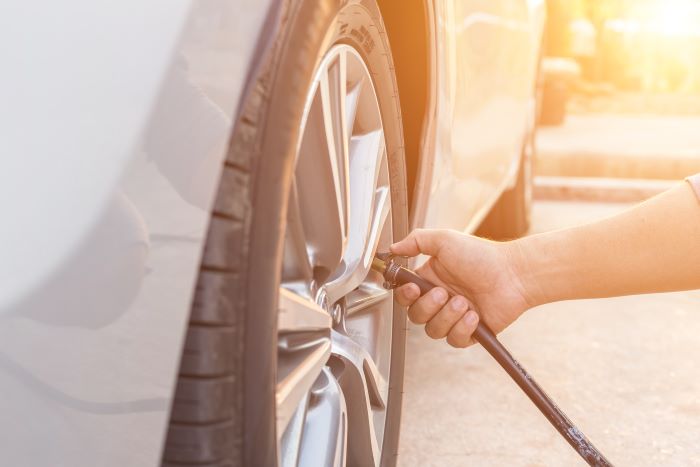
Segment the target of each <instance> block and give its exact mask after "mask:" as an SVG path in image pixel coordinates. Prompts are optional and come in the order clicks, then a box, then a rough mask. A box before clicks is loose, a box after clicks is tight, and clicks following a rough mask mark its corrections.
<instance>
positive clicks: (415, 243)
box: [391, 229, 531, 347]
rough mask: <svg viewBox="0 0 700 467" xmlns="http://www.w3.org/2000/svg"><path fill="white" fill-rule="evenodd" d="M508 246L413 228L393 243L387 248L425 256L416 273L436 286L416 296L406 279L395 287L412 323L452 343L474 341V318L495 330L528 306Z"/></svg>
mask: <svg viewBox="0 0 700 467" xmlns="http://www.w3.org/2000/svg"><path fill="white" fill-rule="evenodd" d="M513 245H514V244H513V243H510V242H506V243H499V242H493V241H490V240H484V239H481V238H478V237H474V236H471V235H464V234H461V233H459V232H456V231H450V230H427V229H417V230H414V231H413V232H411V233H410V234H409V235H408V236H407V237H406V238H404V239H403V240H401V241H400V242H398V243H395V244H393V245H392V246H391V252H392V253H393V254H395V255H400V256H416V255H418V254H420V253H423V254H426V255H429V256H430V258H429V259H428V261H427V262H426V263H425V264H423V265H422V266H421V267H419V268H418V269H417V270H416V272H417V273H418V274H419V275H421V276H422V277H424V278H426V279H427V280H429V281H430V282H432V283H433V284H435V285H436V286H437V287H435V288H434V289H432V290H431V291H430V292H428V293H427V294H426V295H424V296H422V297H421V296H420V289H419V288H418V286H417V285H415V284H405V285H403V286H401V287H399V288H397V289H396V293H395V297H396V300H397V301H398V302H399V303H400V304H402V305H405V306H408V307H409V309H408V317H409V319H410V320H411V321H412V322H414V323H416V324H425V332H426V334H428V336H430V337H432V338H433V339H442V338H444V337H447V343H448V344H450V345H451V346H453V347H466V346H468V345H471V344H472V343H473V340H472V339H471V335H472V333H473V332H474V330H475V329H476V326H477V324H478V322H479V319H483V320H484V322H485V323H486V324H487V325H488V326H489V328H491V330H493V331H494V332H495V333H498V332H500V331H502V330H503V329H505V328H506V327H507V326H508V325H509V324H510V323H512V322H513V321H515V320H516V319H517V318H518V317H519V316H520V315H521V314H522V313H523V312H524V311H525V310H526V309H528V308H530V306H531V302H530V301H529V300H528V298H527V295H526V293H525V291H524V287H523V284H522V281H521V278H520V276H519V275H518V273H517V270H518V264H517V256H518V255H517V254H516V253H517V252H516V251H514V247H513ZM448 293H450V294H452V295H454V296H453V297H452V298H449V297H448ZM448 298H449V301H448ZM477 310H478V312H479V313H478V314H477V313H476V311H477Z"/></svg>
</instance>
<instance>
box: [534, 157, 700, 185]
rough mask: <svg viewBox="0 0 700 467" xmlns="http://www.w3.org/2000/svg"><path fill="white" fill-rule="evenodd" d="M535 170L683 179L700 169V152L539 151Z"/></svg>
mask: <svg viewBox="0 0 700 467" xmlns="http://www.w3.org/2000/svg"><path fill="white" fill-rule="evenodd" d="M534 169H535V173H536V174H537V175H546V176H565V177H603V178H631V179H653V180H659V179H660V180H682V179H683V178H685V177H687V176H689V175H693V174H696V173H698V172H700V154H698V155H693V156H692V157H678V156H676V157H674V156H668V155H666V156H662V155H657V156H643V157H640V156H634V155H615V156H610V155H609V154H608V155H603V154H597V153H592V152H590V153H589V152H577V153H569V154H555V153H548V151H540V152H538V154H537V158H536V159H535V167H534Z"/></svg>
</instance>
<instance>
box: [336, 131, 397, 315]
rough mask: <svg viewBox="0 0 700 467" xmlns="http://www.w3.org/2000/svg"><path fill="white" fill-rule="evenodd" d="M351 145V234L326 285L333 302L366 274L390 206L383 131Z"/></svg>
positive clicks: (369, 134) (370, 134) (356, 284)
mask: <svg viewBox="0 0 700 467" xmlns="http://www.w3.org/2000/svg"><path fill="white" fill-rule="evenodd" d="M350 146H351V149H350V152H351V159H350V172H351V174H352V182H351V183H352V184H351V190H350V195H351V202H350V235H349V237H348V244H347V248H346V250H345V254H344V255H343V258H342V263H341V265H340V267H339V268H338V270H337V271H336V274H335V275H334V278H333V279H332V281H331V282H329V283H328V284H326V286H325V290H326V294H327V295H328V299H329V301H330V302H334V301H335V300H338V299H340V298H341V297H343V296H344V295H346V294H348V293H349V292H350V291H352V290H353V289H355V288H356V287H357V286H359V285H360V283H361V282H362V281H363V280H364V278H365V277H366V276H367V274H368V272H369V269H370V265H371V262H372V256H373V255H374V253H375V250H376V246H377V243H378V242H379V236H380V234H381V232H382V228H383V227H384V223H385V221H386V218H387V216H388V214H389V209H390V206H391V200H390V199H389V187H388V176H386V177H380V174H381V175H386V171H387V169H386V157H385V154H386V151H385V147H384V136H383V133H382V131H381V130H378V131H373V132H370V133H367V134H364V135H362V136H357V137H353V138H352V141H351V144H350ZM383 178H386V180H382V179H383Z"/></svg>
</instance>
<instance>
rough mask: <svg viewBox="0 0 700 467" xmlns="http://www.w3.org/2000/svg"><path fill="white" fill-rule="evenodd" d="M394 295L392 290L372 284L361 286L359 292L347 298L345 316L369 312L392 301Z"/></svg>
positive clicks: (355, 291)
mask: <svg viewBox="0 0 700 467" xmlns="http://www.w3.org/2000/svg"><path fill="white" fill-rule="evenodd" d="M392 298H393V294H392V293H391V291H390V290H386V289H385V288H383V287H379V286H377V285H375V284H372V283H364V284H361V285H360V287H358V288H357V290H354V291H352V292H350V294H349V295H348V296H347V297H346V301H347V305H346V307H345V314H346V316H347V317H352V315H355V314H358V313H362V312H363V311H365V310H369V309H371V308H372V307H374V306H375V305H377V304H379V303H382V302H383V301H385V300H391V299H392Z"/></svg>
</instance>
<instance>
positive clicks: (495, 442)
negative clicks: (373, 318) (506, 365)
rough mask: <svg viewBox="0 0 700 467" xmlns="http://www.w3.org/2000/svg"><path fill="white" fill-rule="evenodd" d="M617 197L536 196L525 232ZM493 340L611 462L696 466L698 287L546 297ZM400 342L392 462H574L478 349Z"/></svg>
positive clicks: (599, 213)
mask: <svg viewBox="0 0 700 467" xmlns="http://www.w3.org/2000/svg"><path fill="white" fill-rule="evenodd" d="M625 207H626V206H625V205H615V204H587V203H563V202H538V203H537V204H536V205H535V210H534V213H533V215H534V226H533V230H534V231H543V230H549V229H554V228H560V227H565V226H568V225H572V224H576V223H580V222H584V221H588V220H593V219H596V218H600V217H603V216H607V215H610V214H612V213H614V212H617V211H619V210H621V209H624V208H625ZM501 339H502V341H503V342H504V343H505V344H506V346H507V347H509V348H510V350H511V351H512V352H513V354H514V355H515V356H516V357H517V358H518V359H519V360H520V362H521V363H522V364H523V365H524V366H525V367H526V368H528V370H529V371H530V372H531V373H532V374H533V376H534V377H535V378H536V379H537V380H538V382H539V383H540V384H541V385H542V386H543V387H544V388H545V389H546V390H547V391H548V392H549V394H550V395H551V396H552V397H553V398H554V400H555V401H557V402H558V403H559V405H560V406H561V407H562V408H563V409H564V411H565V412H566V413H567V414H568V415H569V417H570V418H572V419H573V420H574V422H575V423H576V424H577V425H578V426H579V428H581V429H582V430H583V431H584V432H585V433H586V434H587V435H588V437H589V438H590V439H591V440H592V441H593V442H594V443H595V444H596V445H597V446H598V447H599V448H600V449H601V450H602V451H603V452H604V453H605V454H606V455H607V456H608V458H609V459H610V460H611V461H612V462H613V463H614V464H615V465H617V466H625V465H629V466H657V465H664V466H690V465H700V363H699V362H700V292H698V291H694V292H685V293H673V294H658V295H646V296H632V297H622V298H615V299H608V300H596V301H592V300H582V301H571V302H562V303H555V304H550V305H546V306H542V307H540V308H537V309H533V310H531V311H530V312H528V313H526V314H525V316H523V317H522V318H521V319H520V320H519V321H518V322H516V323H515V324H514V325H513V326H512V327H511V328H510V329H508V330H506V331H505V332H504V333H503V334H502V335H501ZM407 345H408V349H407V368H406V386H405V396H404V416H403V421H402V435H401V436H402V437H401V447H400V452H399V465H401V466H421V467H427V466H479V467H488V466H509V467H511V466H512V467H517V466H569V465H572V466H573V465H585V463H583V461H581V460H580V459H579V458H578V455H577V454H576V453H575V452H574V451H573V450H572V449H571V448H570V447H569V446H568V444H566V442H565V441H564V440H562V439H561V438H560V437H559V435H558V434H557V433H556V431H555V430H554V429H553V428H551V427H550V425H549V424H548V422H547V421H546V420H545V419H544V418H543V417H542V416H541V415H540V413H539V412H538V411H537V409H536V408H535V407H534V406H533V405H532V404H531V403H530V401H529V400H528V399H527V398H526V396H525V395H523V394H522V393H521V392H520V390H519V389H517V387H516V386H515V385H514V384H513V383H512V382H511V381H510V379H509V378H508V376H507V375H506V374H505V373H504V372H503V371H502V370H501V369H500V367H498V365H497V364H496V363H495V362H493V361H492V360H491V359H490V357H489V356H488V354H486V352H485V351H484V350H483V349H481V348H479V347H472V348H469V349H467V350H462V351H460V350H456V349H452V348H451V347H449V346H447V345H446V344H445V343H444V342H436V341H432V340H430V339H429V338H427V337H426V336H425V334H424V333H423V330H422V328H419V327H417V326H411V327H410V330H409V335H408V344H407Z"/></svg>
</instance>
